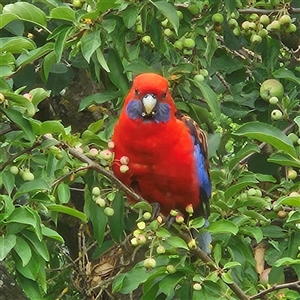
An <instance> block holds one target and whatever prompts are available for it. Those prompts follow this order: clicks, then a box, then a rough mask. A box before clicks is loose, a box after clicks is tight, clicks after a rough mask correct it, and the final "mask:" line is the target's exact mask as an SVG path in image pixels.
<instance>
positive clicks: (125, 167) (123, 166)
mask: <svg viewBox="0 0 300 300" xmlns="http://www.w3.org/2000/svg"><path fill="white" fill-rule="evenodd" d="M128 170H129V167H128V166H127V165H122V166H120V172H121V173H126V172H127V171H128Z"/></svg>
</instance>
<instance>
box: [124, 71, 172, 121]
mask: <svg viewBox="0 0 300 300" xmlns="http://www.w3.org/2000/svg"><path fill="white" fill-rule="evenodd" d="M124 105H125V111H126V114H127V116H128V117H129V118H130V119H140V120H142V121H145V122H156V123H161V122H163V123H166V122H168V121H169V120H170V117H171V115H174V114H175V105H174V101H173V99H172V97H171V95H170V92H169V87H168V81H167V80H166V79H165V78H164V77H162V76H160V75H158V74H154V73H144V74H141V75H138V76H137V77H136V78H135V79H134V81H133V85H132V88H131V90H130V91H129V93H128V95H127V97H126V100H125V104H124Z"/></svg>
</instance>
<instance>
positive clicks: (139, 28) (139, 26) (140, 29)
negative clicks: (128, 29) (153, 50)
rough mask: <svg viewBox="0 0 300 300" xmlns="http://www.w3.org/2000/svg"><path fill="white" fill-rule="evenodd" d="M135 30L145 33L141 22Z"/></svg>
mask: <svg viewBox="0 0 300 300" xmlns="http://www.w3.org/2000/svg"><path fill="white" fill-rule="evenodd" d="M135 30H136V32H137V33H144V30H143V26H142V25H141V24H136V26H135Z"/></svg>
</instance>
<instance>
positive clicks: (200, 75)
mask: <svg viewBox="0 0 300 300" xmlns="http://www.w3.org/2000/svg"><path fill="white" fill-rule="evenodd" d="M194 80H195V81H197V82H202V81H204V80H205V78H204V76H203V75H202V74H197V75H195V76H194Z"/></svg>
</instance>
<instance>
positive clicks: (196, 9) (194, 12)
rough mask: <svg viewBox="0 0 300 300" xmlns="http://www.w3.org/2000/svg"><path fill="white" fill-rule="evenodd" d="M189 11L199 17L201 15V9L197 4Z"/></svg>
mask: <svg viewBox="0 0 300 300" xmlns="http://www.w3.org/2000/svg"><path fill="white" fill-rule="evenodd" d="M188 10H189V12H190V13H191V14H192V15H198V14H199V13H200V8H199V7H198V6H197V5H196V4H191V5H190V6H189V7H188Z"/></svg>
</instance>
